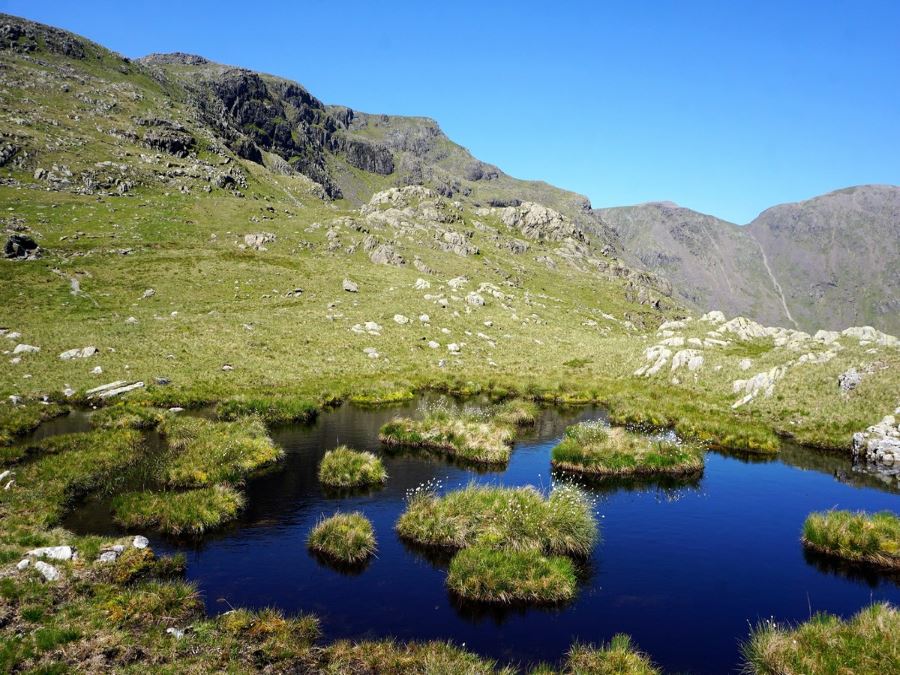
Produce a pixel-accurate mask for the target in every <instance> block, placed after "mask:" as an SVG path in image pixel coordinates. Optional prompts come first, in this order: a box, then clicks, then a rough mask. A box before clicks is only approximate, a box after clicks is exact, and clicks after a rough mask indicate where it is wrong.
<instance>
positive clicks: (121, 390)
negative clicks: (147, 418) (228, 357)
mask: <svg viewBox="0 0 900 675" xmlns="http://www.w3.org/2000/svg"><path fill="white" fill-rule="evenodd" d="M222 370H234V368H232V367H231V366H229V365H227V364H226V365H224V366H222ZM143 386H144V383H143V382H133V383H132V384H126V385H124V386H122V387H117V388H116V389H108V390H106V391H104V392H101V393H100V394H99V396H100V398H112V397H113V396H119V395H120V394H127V393H128V392H129V391H134V390H135V389H141V388H142V387H143Z"/></svg>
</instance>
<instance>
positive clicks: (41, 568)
mask: <svg viewBox="0 0 900 675" xmlns="http://www.w3.org/2000/svg"><path fill="white" fill-rule="evenodd" d="M34 568H35V569H36V570H37V571H38V572H40V573H41V574H42V575H43V577H44V579H46V580H47V581H56V580H57V579H59V570H58V569H56V568H55V567H54V566H53V565H50V564H49V563H45V562H44V561H43V560H38V561H37V562H36V563H34Z"/></svg>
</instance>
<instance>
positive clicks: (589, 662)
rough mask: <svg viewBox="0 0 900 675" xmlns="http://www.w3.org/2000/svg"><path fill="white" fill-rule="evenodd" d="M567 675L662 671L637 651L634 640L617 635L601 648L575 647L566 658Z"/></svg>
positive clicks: (634, 674) (628, 674)
mask: <svg viewBox="0 0 900 675" xmlns="http://www.w3.org/2000/svg"><path fill="white" fill-rule="evenodd" d="M565 672H566V673H579V674H580V673H591V675H659V674H660V673H661V671H660V670H659V669H658V668H657V667H656V666H654V665H653V662H652V661H651V660H650V658H649V657H648V656H647V655H646V654H643V653H642V652H640V651H638V649H637V648H636V647H635V646H634V643H633V642H632V640H631V637H630V636H628V635H624V634H621V633H620V634H618V635H614V636H613V638H612V640H610V641H609V642H608V643H606V644H602V645H600V646H598V647H595V646H594V645H583V644H575V645H573V646H572V648H571V649H570V650H569V653H568V655H567V658H566V667H565Z"/></svg>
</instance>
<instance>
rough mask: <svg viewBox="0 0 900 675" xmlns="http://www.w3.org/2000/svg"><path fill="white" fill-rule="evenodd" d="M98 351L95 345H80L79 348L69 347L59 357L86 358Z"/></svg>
mask: <svg viewBox="0 0 900 675" xmlns="http://www.w3.org/2000/svg"><path fill="white" fill-rule="evenodd" d="M99 351H100V350H99V349H97V348H96V347H82V348H81V349H78V348H75V349H69V350H67V351H64V352H63V353H62V354H60V355H59V358H61V359H62V360H63V361H70V360H71V359H86V358H88V357H90V356H93V355H94V354H96V353H97V352H99Z"/></svg>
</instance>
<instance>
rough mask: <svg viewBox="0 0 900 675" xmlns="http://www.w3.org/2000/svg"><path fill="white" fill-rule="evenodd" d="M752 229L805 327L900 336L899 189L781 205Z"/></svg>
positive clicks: (866, 189)
mask: <svg viewBox="0 0 900 675" xmlns="http://www.w3.org/2000/svg"><path fill="white" fill-rule="evenodd" d="M747 230H748V231H749V233H750V234H751V235H752V236H753V238H754V239H755V240H756V241H757V242H759V244H760V246H761V247H762V250H763V251H764V252H765V255H766V260H767V262H768V264H769V266H770V267H771V269H772V274H773V275H774V276H775V278H777V279H778V282H779V284H780V285H781V288H782V290H783V291H784V296H785V302H786V303H787V306H788V307H789V308H790V311H791V314H792V315H793V317H794V318H795V319H796V321H797V323H798V324H800V325H801V326H804V327H810V328H811V327H819V328H828V329H834V328H837V327H838V326H846V325H849V324H854V325H872V326H875V327H876V328H879V329H880V330H884V331H887V332H889V333H897V332H900V187H897V186H891V185H862V186H859V187H851V188H847V189H845V190H838V191H836V192H830V193H828V194H826V195H822V196H820V197H815V198H813V199H809V200H806V201H803V202H797V203H795V204H782V205H780V206H775V207H772V208H771V209H767V210H766V211H763V212H762V213H761V214H760V215H759V216H758V217H757V218H756V219H755V220H754V221H753V222H752V223H750V225H749V226H748V227H747Z"/></svg>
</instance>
